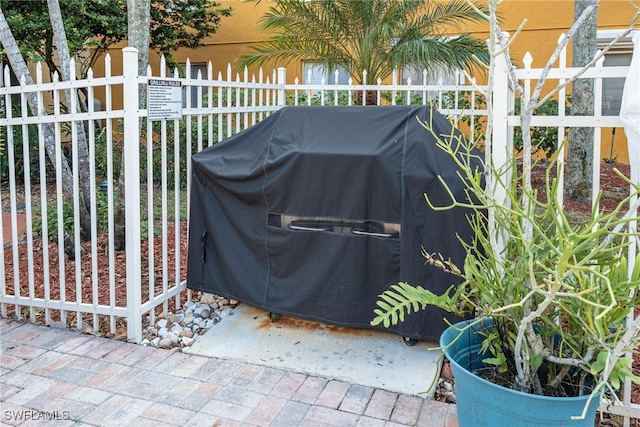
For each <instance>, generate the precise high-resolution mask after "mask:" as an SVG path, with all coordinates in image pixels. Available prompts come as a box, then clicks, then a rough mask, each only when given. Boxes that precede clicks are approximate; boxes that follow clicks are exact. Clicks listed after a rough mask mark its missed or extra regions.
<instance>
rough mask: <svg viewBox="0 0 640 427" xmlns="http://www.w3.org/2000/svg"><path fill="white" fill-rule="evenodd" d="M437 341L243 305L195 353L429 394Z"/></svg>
mask: <svg viewBox="0 0 640 427" xmlns="http://www.w3.org/2000/svg"><path fill="white" fill-rule="evenodd" d="M436 346H437V343H429V342H418V343H417V344H416V345H415V346H413V347H411V346H408V345H406V344H404V342H403V341H402V339H401V338H400V337H399V336H397V335H394V334H390V333H386V332H384V331H373V330H367V329H350V328H341V327H337V326H331V325H326V324H323V323H317V322H310V321H306V320H301V319H296V318H290V317H286V316H282V317H280V319H279V320H278V321H277V322H271V320H270V318H269V313H268V312H265V311H263V310H259V309H257V308H255V307H251V306H249V305H247V304H240V305H239V306H238V307H237V308H236V309H235V310H234V311H233V315H231V316H228V317H225V318H224V319H222V321H221V322H220V323H219V324H217V325H216V326H215V327H213V328H211V329H210V330H209V331H208V332H207V333H206V334H204V335H203V336H202V337H200V339H199V340H198V341H197V342H196V343H195V344H194V345H193V346H192V347H191V354H198V355H202V356H209V357H219V358H223V359H230V360H237V361H243V362H246V363H252V364H256V365H262V366H269V367H273V368H278V369H283V370H288V371H294V372H299V373H304V374H307V375H315V376H320V377H324V378H330V379H335V380H340V381H345V382H349V383H355V384H361V385H365V386H370V387H375V388H381V389H385V390H389V391H392V392H396V393H403V394H410V395H415V396H422V397H432V395H433V390H431V391H430V392H429V393H424V392H425V391H427V388H428V387H429V386H430V385H431V383H432V381H433V380H434V378H436V377H437V375H438V371H439V363H438V358H439V357H440V354H441V353H440V351H437V350H429V348H433V347H436Z"/></svg>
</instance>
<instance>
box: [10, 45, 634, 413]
mask: <svg viewBox="0 0 640 427" xmlns="http://www.w3.org/2000/svg"><path fill="white" fill-rule="evenodd" d="M122 55H123V64H124V65H123V72H122V73H121V74H118V75H112V70H111V65H110V58H109V57H107V58H106V60H105V76H104V77H95V76H93V75H92V73H91V72H90V73H89V75H88V77H87V78H86V79H82V80H73V81H69V82H62V81H58V80H57V79H54V81H53V82H51V83H45V82H44V79H43V76H42V69H41V67H40V65H38V67H37V69H36V82H35V83H34V84H26V83H25V81H24V80H22V82H21V84H20V85H16V86H11V84H10V78H9V77H10V76H9V72H8V70H5V71H4V82H5V85H4V86H3V87H0V102H2V103H3V116H2V118H0V131H1V133H0V138H3V139H4V141H2V140H0V145H3V147H2V148H0V149H2V150H6V153H7V159H8V165H7V167H8V176H6V177H2V178H3V180H6V181H8V186H7V185H3V186H1V187H0V196H2V200H3V202H5V203H3V205H4V206H6V207H7V209H8V215H7V218H5V217H4V216H3V217H0V218H2V219H0V222H3V221H5V222H6V221H7V220H9V221H10V222H11V224H13V225H14V226H13V227H12V228H11V236H10V239H9V240H10V241H11V242H12V244H10V245H8V246H7V247H5V250H4V256H3V257H1V258H0V269H2V270H3V271H4V272H5V274H3V275H2V277H0V315H2V316H3V317H6V316H9V315H11V316H16V317H17V318H26V319H28V320H30V321H33V322H43V323H46V324H50V323H52V322H62V323H63V324H65V325H75V326H77V327H78V328H83V329H85V330H86V329H87V328H89V329H93V330H95V331H98V330H105V329H107V330H108V331H109V333H111V334H114V335H118V336H121V337H123V338H124V337H126V339H128V340H130V341H134V342H139V341H140V340H141V338H142V330H143V323H144V322H145V319H146V318H147V316H149V317H150V320H151V321H153V318H154V316H156V315H158V314H159V313H160V312H167V311H168V310H170V309H174V308H178V307H179V306H180V305H181V304H182V303H183V302H184V301H185V300H188V299H189V298H190V293H189V292H187V291H186V283H185V273H186V271H185V265H186V240H187V239H186V237H187V229H188V224H187V222H188V215H189V205H188V194H189V186H190V182H189V180H190V174H191V170H190V169H191V165H190V161H189V159H190V157H191V154H192V153H193V152H197V151H199V150H202V149H203V148H205V147H208V146H210V145H212V144H214V143H215V142H218V141H221V140H223V139H224V138H226V137H228V136H230V135H232V134H235V133H237V132H239V131H241V130H243V129H245V128H247V127H249V126H252V125H253V124H255V123H257V122H259V121H260V120H262V119H263V118H264V117H266V116H268V115H269V114H271V113H272V112H274V111H276V110H277V109H279V108H282V107H283V106H285V105H301V104H318V105H352V104H354V103H362V104H364V103H365V102H366V100H367V96H366V95H363V94H362V91H366V93H373V94H375V99H376V102H377V103H379V104H398V103H402V104H416V103H421V104H427V103H430V102H432V103H435V105H436V106H437V107H438V108H439V110H440V111H441V112H443V113H444V114H446V115H449V116H450V117H452V118H454V119H456V120H458V119H461V120H464V122H465V125H464V126H465V127H466V131H470V132H471V134H472V136H473V137H477V136H479V134H481V130H480V129H481V127H482V126H481V122H482V121H483V120H484V121H486V110H485V109H484V108H485V107H484V104H483V99H484V95H483V92H484V91H486V87H485V86H478V85H476V84H475V82H474V81H473V80H471V79H469V78H468V77H466V76H462V75H460V76H457V83H456V84H454V85H443V84H436V85H432V84H426V75H425V82H417V83H415V82H411V81H409V82H408V84H406V85H403V84H399V83H398V76H397V75H395V74H394V76H393V79H392V83H391V84H382V83H380V82H379V83H378V84H377V85H370V86H362V85H353V84H349V85H346V86H345V85H342V86H336V85H325V84H319V85H303V84H300V83H299V82H297V81H296V82H295V83H294V84H286V83H285V82H286V70H285V69H284V68H280V69H278V70H277V71H276V72H274V74H273V75H271V76H263V75H262V74H260V75H259V76H258V78H257V79H256V77H255V76H252V77H251V79H250V78H249V75H248V74H247V72H246V71H245V72H244V74H243V76H242V77H241V76H240V74H236V75H235V76H234V75H233V73H232V71H231V67H230V66H229V67H228V68H227V70H226V77H223V74H222V72H219V73H218V75H217V76H216V77H215V78H214V75H213V67H212V65H211V63H209V65H208V69H207V75H206V76H203V75H200V74H198V75H196V76H193V75H192V74H191V67H190V65H189V63H187V65H186V68H185V76H184V77H180V76H179V75H178V73H177V72H174V73H170V76H171V79H172V80H173V81H179V82H180V83H181V85H182V87H183V95H182V96H183V99H182V101H183V108H182V115H181V118H177V119H169V120H164V119H163V120H149V119H148V117H149V110H147V109H142V108H139V95H138V87H139V85H146V84H147V83H148V80H149V78H150V77H153V76H152V75H151V72H149V73H148V75H147V76H137V52H136V50H135V49H132V48H126V49H123V52H122ZM523 62H524V65H525V66H524V68H523V69H520V70H517V71H516V76H517V78H518V79H521V80H522V82H523V85H524V87H525V89H526V90H529V89H527V88H530V87H531V85H532V84H535V82H536V81H537V79H539V77H540V74H541V69H536V68H532V67H531V60H530V57H526V58H525V59H524V61H523ZM560 63H561V64H564V62H562V59H561V62H560ZM498 67H499V68H498V70H497V73H496V75H497V76H499V77H500V78H498V79H496V86H495V88H494V112H493V117H494V123H493V129H494V136H493V147H492V150H493V155H494V157H495V158H496V161H497V162H502V161H505V160H506V156H507V154H508V152H510V151H511V150H510V147H512V130H513V127H516V126H518V125H519V117H518V116H517V115H516V114H514V111H513V108H512V107H510V106H513V105H514V102H513V101H514V100H513V96H514V95H513V93H512V92H511V91H510V90H509V86H508V81H507V78H506V76H507V73H506V68H505V67H506V64H504V63H503V64H498ZM500 67H502V68H500ZM72 68H73V65H72ZM160 69H161V70H162V71H161V73H160V76H157V77H154V78H167V71H166V66H165V65H164V63H162V64H161V67H160ZM576 72H577V70H576V69H573V68H568V67H564V66H562V67H560V68H555V69H553V70H552V71H551V73H550V74H549V78H550V79H552V80H556V81H558V82H562V81H563V80H566V79H569V78H571V76H572V75H573V74H575V73H576ZM626 72H627V67H603V66H602V62H600V63H598V64H597V65H596V66H595V67H593V68H592V69H590V70H588V71H587V72H586V73H585V74H584V75H582V78H593V79H595V82H596V83H595V87H596V91H595V93H596V95H595V96H596V102H595V104H596V112H595V114H594V116H591V117H584V116H583V117H570V116H566V115H565V114H564V105H563V104H562V102H564V99H565V95H566V93H565V90H562V91H560V93H559V94H558V100H559V102H560V106H559V108H558V114H557V115H556V116H537V117H534V120H533V123H532V125H533V126H553V127H557V128H558V129H557V134H558V139H559V140H563V139H564V133H565V129H566V128H567V127H571V126H580V127H595V128H597V129H600V128H603V127H617V128H619V127H622V123H621V121H620V119H619V118H618V117H613V116H610V117H606V116H602V114H601V111H600V109H599V107H598V106H599V105H600V100H601V96H602V81H603V79H606V78H619V77H625V76H626ZM72 75H73V73H72ZM337 80H338V79H336V81H337ZM69 89H70V90H71V91H72V92H73V93H74V94H76V96H74V97H71V99H72V100H73V101H72V102H71V103H70V104H69V108H68V109H67V108H65V107H64V106H63V104H64V102H63V99H64V92H65V91H66V90H69ZM118 92H119V93H122V94H124V97H123V98H124V103H123V105H122V106H115V102H116V99H115V97H114V96H113V94H114V93H118ZM98 93H99V95H98ZM30 94H34V95H35V96H36V99H37V107H36V108H35V109H34V110H33V113H31V112H30V111H29V110H28V108H27V97H28V96H29V95H30ZM78 94H81V96H80V98H78V97H77V95H78ZM98 98H100V103H99V104H101V105H102V108H101V109H100V110H98V109H96V108H95V105H98V103H97V102H96V100H97V99H98ZM77 99H82V100H83V101H82V102H81V103H82V104H83V105H85V106H86V108H84V109H82V111H79V110H78V111H77V110H76V105H75V103H76V102H77ZM78 125H81V126H82V127H83V128H84V130H85V132H86V137H87V142H88V148H89V152H88V156H89V159H88V164H89V182H90V183H91V185H90V189H91V190H90V200H91V203H90V210H91V212H93V213H94V214H93V215H92V221H91V232H90V236H89V237H90V239H88V240H87V241H86V242H85V243H83V242H82V241H81V238H80V222H79V218H78V213H79V205H80V203H81V196H80V190H79V188H80V181H81V176H80V168H79V164H80V163H81V159H79V158H78V155H77V153H78V134H77V133H78V130H77V128H78ZM51 131H52V134H51V135H52V137H53V140H54V144H55V153H56V155H55V157H54V158H49V157H47V155H46V154H45V152H46V149H45V143H46V141H47V138H48V135H50V134H49V133H47V132H51ZM474 132H475V133H476V134H475V135H474V134H473V133H474ZM595 134H596V143H595V146H594V147H595V148H596V149H595V150H594V162H593V164H594V191H597V190H598V188H599V181H598V179H599V169H598V168H599V165H600V156H601V154H600V140H599V138H600V132H595ZM61 153H66V154H71V157H70V159H69V163H70V166H69V167H70V169H71V171H72V174H73V191H72V193H73V196H72V197H69V196H67V195H66V194H65V191H64V188H63V180H62V177H61V169H62V167H63V162H64V160H63V157H62V155H61ZM560 157H561V159H562V156H560ZM121 170H122V171H123V177H124V186H119V185H118V182H119V180H118V178H119V176H120V171H121ZM119 187H120V191H121V190H122V188H126V191H124V204H125V206H126V209H125V217H124V225H125V230H126V231H125V236H126V239H125V245H126V250H122V251H118V250H116V248H115V238H116V234H117V230H118V228H119V227H118V226H119V225H121V222H122V220H119V219H117V216H116V213H117V211H118V209H117V203H118V198H117V197H116V195H117V194H118V191H119V190H118V189H119ZM22 218H24V220H25V227H26V229H25V233H24V235H21V234H19V229H18V227H17V226H15V225H16V224H17V223H18V221H19V219H22ZM60 224H66V227H67V229H69V230H72V231H71V232H70V235H71V237H72V240H73V242H74V246H73V248H72V250H71V251H70V252H71V253H72V255H73V256H72V257H70V256H69V255H65V250H64V246H63V241H64V239H65V234H64V232H63V227H61V226H59V225H60ZM0 225H3V224H1V223H0ZM0 230H2V228H1V227H0ZM52 231H54V232H52ZM0 233H2V231H0ZM4 237H5V236H1V235H0V238H3V239H4ZM18 242H19V243H18ZM72 258H74V259H75V260H73V259H72ZM629 259H634V257H631V256H630V257H629ZM35 272H41V274H40V273H39V275H38V276H37V277H36V275H35ZM630 316H632V314H631V315H630ZM630 387H631V385H630V382H628V384H627V385H626V386H625V401H624V405H623V406H621V407H616V408H612V409H611V412H615V413H618V414H622V415H625V416H627V423H628V420H629V418H628V417H629V416H632V417H637V418H640V406H639V405H636V404H631V402H630V400H629V396H630Z"/></svg>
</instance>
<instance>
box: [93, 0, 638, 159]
mask: <svg viewBox="0 0 640 427" xmlns="http://www.w3.org/2000/svg"><path fill="white" fill-rule="evenodd" d="M218 2H219V3H220V5H221V6H222V7H231V8H232V10H233V16H231V17H226V18H222V20H221V25H220V28H219V29H218V31H217V33H216V34H214V35H213V36H212V37H210V38H208V39H207V40H206V41H205V46H204V47H201V48H198V49H197V50H186V49H184V50H180V51H177V52H175V54H174V57H175V59H176V60H177V61H178V62H180V63H185V62H186V60H187V58H189V59H190V61H191V63H192V65H195V66H197V67H198V68H200V69H203V70H204V69H206V64H207V62H208V61H211V62H212V64H213V68H214V78H216V77H217V75H218V72H222V74H223V77H226V73H227V66H228V64H231V66H232V70H233V75H234V77H235V73H237V72H240V73H241V71H242V70H241V69H240V68H239V66H238V63H237V58H238V57H239V56H240V55H241V54H242V53H245V52H247V51H248V50H247V49H248V46H249V45H251V44H252V43H256V42H259V41H261V40H263V39H264V38H265V34H264V33H263V32H262V31H261V29H260V24H259V20H260V18H261V17H262V16H263V15H264V13H265V12H266V11H267V10H268V8H270V7H271V6H273V2H272V1H270V0H262V1H260V2H247V1H245V0H218ZM498 11H499V13H500V15H501V17H502V29H503V30H504V31H506V32H508V33H510V34H511V35H514V34H515V32H516V30H517V28H518V27H519V26H520V25H521V24H522V23H523V21H524V20H525V19H526V23H525V24H524V26H523V28H522V31H521V32H520V34H519V35H518V36H517V38H516V39H515V40H514V41H513V44H512V45H511V47H510V51H511V55H512V58H513V59H514V61H515V62H516V63H519V62H520V61H521V59H522V58H523V56H524V54H525V53H526V52H527V51H528V52H530V53H531V55H532V56H533V67H534V68H541V67H543V66H544V65H545V63H546V62H547V60H548V58H549V56H550V55H551V53H552V52H553V50H554V49H555V47H556V46H557V42H558V39H559V37H560V36H561V35H562V34H563V33H566V32H567V31H568V29H569V28H570V26H571V25H572V23H573V20H574V2H573V1H572V0H504V1H503V2H502V3H501V4H500V6H499V8H498ZM635 12H636V9H635V8H634V6H633V5H632V4H631V3H630V2H628V1H625V0H601V2H600V6H599V8H598V41H599V43H600V44H604V43H605V42H607V41H608V40H610V39H611V38H612V37H614V36H615V35H616V34H617V33H619V32H621V31H623V30H625V29H627V28H628V27H629V25H630V22H631V20H632V18H633V16H634V14H635ZM635 28H636V29H640V23H636V26H635ZM487 29H488V25H477V26H475V27H474V28H469V31H470V32H473V33H474V34H475V35H476V36H477V37H480V38H487V37H488V31H487ZM119 47H122V46H119ZM568 52H569V57H570V55H571V45H569V49H568ZM631 52H632V50H631V42H630V38H627V39H626V40H625V41H623V42H622V43H619V45H618V46H617V47H616V49H615V50H612V51H611V53H610V54H609V55H607V57H606V59H605V65H608V64H610V65H626V64H628V63H629V62H630V59H631ZM112 61H113V67H114V70H118V69H120V67H121V55H120V53H119V51H118V50H117V49H114V50H113V51H112ZM569 61H570V60H569ZM149 63H150V65H151V67H152V69H153V73H154V74H156V73H157V72H158V68H159V58H158V57H157V55H155V54H154V53H151V54H150V57H149ZM277 65H278V66H286V67H287V82H288V83H293V81H294V79H295V78H299V79H300V82H303V81H304V78H303V74H304V73H303V71H302V70H303V64H302V63H300V62H297V63H290V64H277ZM569 65H570V63H569ZM100 68H101V64H100V63H99V64H97V67H96V70H95V71H96V75H100V74H101V70H100ZM272 71H273V70H272V69H269V68H268V67H265V69H264V75H265V76H271V75H272ZM252 74H257V69H250V70H249V75H252ZM616 85H618V86H620V88H621V85H622V82H620V81H619V82H617V83H616ZM614 86H615V85H614ZM616 90H618V89H616ZM605 96H606V94H605ZM613 97H614V98H615V97H619V95H616V94H614V95H613ZM618 102H619V99H618ZM616 114H617V113H616ZM602 132H603V134H602V141H603V147H602V152H603V155H604V154H605V153H606V154H607V155H609V152H610V148H609V147H610V145H611V138H612V132H611V129H603V131H602ZM614 156H617V157H618V160H619V161H626V160H627V154H626V144H625V139H624V133H623V132H622V129H619V130H618V131H617V132H616V135H615V150H614Z"/></svg>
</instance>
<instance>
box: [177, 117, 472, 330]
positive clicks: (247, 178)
mask: <svg viewBox="0 0 640 427" xmlns="http://www.w3.org/2000/svg"><path fill="white" fill-rule="evenodd" d="M418 120H420V121H421V122H428V123H431V127H432V129H433V131H434V133H435V134H437V135H444V137H445V138H446V137H449V136H450V135H451V134H452V132H453V131H452V128H451V125H450V123H449V121H448V120H447V119H446V118H444V117H443V116H442V115H440V114H439V113H438V112H437V111H436V110H432V109H431V108H430V107H424V106H382V107H378V106H361V107H356V106H350V107H287V108H283V109H281V110H279V111H278V112H276V113H274V114H272V115H271V116H269V117H267V118H266V119H265V120H263V121H262V122H260V123H258V124H256V125H255V126H252V127H251V128H249V129H247V130H245V131H243V132H240V133H238V134H237V135H235V136H233V137H231V138H229V139H227V140H225V141H223V142H221V143H218V144H217V145H214V146H212V147H210V148H207V149H205V150H203V151H201V152H200V153H198V154H195V155H194V156H193V158H192V164H193V173H192V190H191V217H190V231H189V257H188V258H189V259H188V272H187V286H188V288H189V289H193V290H198V291H204V292H209V293H214V294H217V295H221V296H225V297H228V298H233V299H236V300H239V301H242V302H245V303H248V304H251V305H253V306H256V307H259V308H262V309H264V310H267V311H270V312H273V313H278V314H284V315H290V316H294V317H300V318H306V319H310V320H316V321H321V322H325V323H330V324H335V325H340V326H348V327H361V328H370V327H371V326H370V323H369V322H370V321H371V319H372V318H373V317H374V313H373V310H374V308H375V307H376V300H377V297H378V295H379V294H380V293H382V292H383V291H384V290H386V289H388V287H389V286H390V285H391V284H394V283H397V282H399V281H407V282H409V283H411V284H415V285H422V286H424V287H426V288H428V289H431V290H433V291H434V292H438V293H439V292H443V291H445V290H446V289H447V288H448V287H449V286H451V284H453V283H455V280H454V278H453V277H452V276H451V275H448V274H446V273H443V272H441V271H439V270H437V269H435V268H433V267H430V266H425V263H424V258H423V257H422V255H421V247H423V246H424V248H425V249H426V250H427V251H428V252H430V253H434V252H439V253H442V254H443V255H444V256H446V257H451V258H452V260H453V261H454V262H456V263H457V264H458V265H459V266H460V267H461V266H462V265H463V260H464V251H463V249H462V247H461V245H460V243H459V242H458V240H457V239H456V234H459V235H461V236H462V237H464V238H468V237H469V236H470V235H471V232H470V230H469V225H468V223H467V220H466V218H465V214H467V213H469V212H466V211H464V210H461V209H456V210H449V211H438V212H437V211H434V210H432V209H430V208H429V206H428V205H427V203H426V202H425V199H424V193H428V194H429V195H430V197H431V198H432V199H433V200H435V201H436V202H438V201H439V202H440V203H442V204H448V203H449V201H450V200H449V196H448V195H447V194H446V193H445V191H444V190H443V186H442V184H441V183H440V182H439V181H438V175H441V176H442V178H443V179H444V180H445V182H447V183H448V185H449V186H450V187H451V189H452V190H453V191H454V193H455V194H456V195H457V196H458V197H460V198H461V199H462V198H463V197H464V196H463V194H464V193H463V186H462V184H461V181H460V179H459V178H458V176H457V175H456V174H457V167H456V166H455V164H454V162H453V161H452V159H451V158H449V156H448V155H447V154H446V153H444V152H443V151H442V150H441V149H439V148H438V147H437V146H436V141H435V139H434V137H433V136H432V135H431V134H430V133H429V132H428V131H427V130H426V129H425V128H424V127H423V126H422V125H421V124H420V123H419V122H418ZM445 316H446V317H448V318H449V319H450V320H456V319H455V317H453V316H448V315H446V313H444V312H442V311H441V310H439V309H434V308H429V309H427V310H425V311H421V312H418V313H417V314H411V315H410V316H408V317H406V320H405V322H403V323H401V324H399V325H397V326H393V327H392V328H391V329H390V330H391V331H393V332H396V333H398V334H399V335H401V336H405V337H410V338H415V339H425V340H432V341H435V340H437V338H438V336H439V335H440V333H441V331H442V330H443V329H444V328H445V323H444V321H443V317H445ZM380 328H381V329H382V327H380Z"/></svg>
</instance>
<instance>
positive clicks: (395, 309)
mask: <svg viewBox="0 0 640 427" xmlns="http://www.w3.org/2000/svg"><path fill="white" fill-rule="evenodd" d="M456 295H457V294H456ZM456 295H454V296H452V297H450V296H449V292H446V293H445V294H443V295H436V294H434V293H433V292H431V291H429V290H427V289H424V288H423V287H421V286H413V285H410V284H408V283H406V282H400V283H398V284H395V285H391V287H390V288H389V289H388V290H386V291H384V292H383V293H382V294H380V295H379V299H378V301H377V302H376V305H377V306H378V307H379V308H376V309H374V310H373V312H374V313H375V315H376V316H375V317H374V318H373V320H372V321H371V325H372V326H376V325H379V324H381V323H382V325H383V326H384V327H385V328H388V327H389V326H390V325H396V324H397V323H398V322H403V321H404V317H405V314H411V313H415V312H417V311H418V310H420V309H424V308H425V307H426V306H427V305H433V306H436V307H440V308H442V309H444V310H448V311H453V312H455V311H457V309H456V300H457V298H456Z"/></svg>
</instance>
